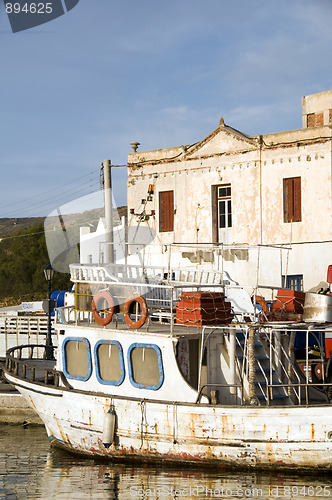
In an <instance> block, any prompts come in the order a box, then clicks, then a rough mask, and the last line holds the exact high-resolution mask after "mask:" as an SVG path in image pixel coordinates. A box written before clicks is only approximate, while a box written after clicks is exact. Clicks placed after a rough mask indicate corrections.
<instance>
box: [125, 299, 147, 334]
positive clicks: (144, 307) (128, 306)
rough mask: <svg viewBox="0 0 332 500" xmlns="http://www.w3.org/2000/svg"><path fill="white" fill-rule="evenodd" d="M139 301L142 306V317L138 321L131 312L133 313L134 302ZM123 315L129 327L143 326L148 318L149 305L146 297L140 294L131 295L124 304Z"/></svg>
mask: <svg viewBox="0 0 332 500" xmlns="http://www.w3.org/2000/svg"><path fill="white" fill-rule="evenodd" d="M136 302H137V303H138V304H139V306H140V309H141V311H140V317H139V319H138V320H137V321H134V320H132V319H131V317H130V314H131V313H132V311H131V308H132V306H133V304H135V303H136ZM123 317H124V320H125V322H126V323H127V325H128V326H129V328H132V329H133V330H134V329H136V328H141V327H142V326H143V325H144V323H145V322H146V320H147V318H148V306H147V305H146V301H145V299H144V298H143V297H142V296H141V295H138V294H134V295H131V296H130V297H128V299H127V300H126V301H125V303H124V304H123Z"/></svg>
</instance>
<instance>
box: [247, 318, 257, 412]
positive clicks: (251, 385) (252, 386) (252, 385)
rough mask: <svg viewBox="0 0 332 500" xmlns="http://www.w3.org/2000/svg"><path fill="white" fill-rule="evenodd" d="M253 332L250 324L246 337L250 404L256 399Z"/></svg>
mask: <svg viewBox="0 0 332 500" xmlns="http://www.w3.org/2000/svg"><path fill="white" fill-rule="evenodd" d="M255 333H256V328H255V327H254V326H251V327H250V328H249V338H248V368H249V376H248V381H249V401H250V404H251V405H257V404H258V399H257V395H256V390H255V389H256V388H255V382H256V367H255V363H256V359H255Z"/></svg>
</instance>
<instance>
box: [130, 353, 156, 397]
mask: <svg viewBox="0 0 332 500" xmlns="http://www.w3.org/2000/svg"><path fill="white" fill-rule="evenodd" d="M135 347H140V348H143V349H154V350H155V351H156V353H157V357H158V368H159V375H160V380H159V383H158V384H157V385H146V384H138V383H137V382H135V380H134V372H133V367H132V364H131V352H132V350H133V349H135ZM127 361H128V371H129V380H130V383H131V385H133V386H134V387H137V388H139V389H150V390H152V391H157V390H158V389H160V387H161V386H162V385H163V383H164V367H163V361H162V356H161V350H160V347H158V346H157V345H156V344H138V343H135V344H131V346H130V347H129V349H128V353H127Z"/></svg>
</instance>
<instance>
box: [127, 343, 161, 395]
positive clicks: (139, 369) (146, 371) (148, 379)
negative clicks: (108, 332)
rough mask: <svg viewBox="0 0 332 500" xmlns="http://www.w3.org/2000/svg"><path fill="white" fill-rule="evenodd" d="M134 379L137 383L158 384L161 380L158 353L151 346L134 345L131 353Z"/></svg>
mask: <svg viewBox="0 0 332 500" xmlns="http://www.w3.org/2000/svg"><path fill="white" fill-rule="evenodd" d="M130 358H131V359H130V360H131V367H132V375H133V381H134V382H135V383H136V384H140V385H147V386H157V385H158V384H159V383H160V381H161V374H160V373H159V363H158V354H157V351H156V350H155V349H152V348H150V347H134V348H133V349H132V350H131V355H130Z"/></svg>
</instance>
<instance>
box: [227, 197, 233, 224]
mask: <svg viewBox="0 0 332 500" xmlns="http://www.w3.org/2000/svg"><path fill="white" fill-rule="evenodd" d="M227 209H228V221H227V222H228V227H232V202H231V200H228V201H227Z"/></svg>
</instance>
